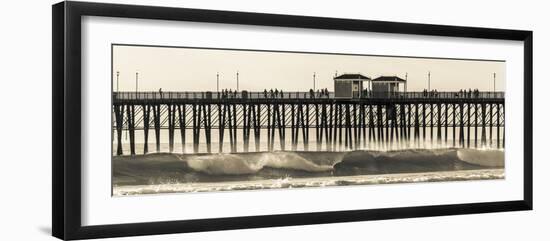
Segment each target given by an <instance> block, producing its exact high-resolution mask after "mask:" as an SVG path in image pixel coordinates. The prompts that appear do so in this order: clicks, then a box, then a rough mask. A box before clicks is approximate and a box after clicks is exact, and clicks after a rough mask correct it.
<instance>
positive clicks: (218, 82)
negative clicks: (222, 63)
mask: <svg viewBox="0 0 550 241" xmlns="http://www.w3.org/2000/svg"><path fill="white" fill-rule="evenodd" d="M216 92H220V73H219V72H216Z"/></svg>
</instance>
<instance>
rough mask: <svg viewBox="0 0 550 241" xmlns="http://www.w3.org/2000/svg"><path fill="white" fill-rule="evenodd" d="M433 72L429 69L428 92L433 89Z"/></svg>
mask: <svg viewBox="0 0 550 241" xmlns="http://www.w3.org/2000/svg"><path fill="white" fill-rule="evenodd" d="M431 81H432V80H431V73H430V71H428V92H430V90H431Z"/></svg>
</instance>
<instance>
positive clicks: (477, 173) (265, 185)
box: [112, 168, 505, 197]
mask: <svg viewBox="0 0 550 241" xmlns="http://www.w3.org/2000/svg"><path fill="white" fill-rule="evenodd" d="M504 178H505V174H504V169H503V168H496V169H477V170H459V171H437V172H419V173H399V174H375V175H357V176H330V177H306V178H281V179H269V180H250V181H227V182H202V183H166V184H153V185H126V186H113V187H112V188H113V193H112V196H113V197H123V196H139V195H154V194H165V193H203V192H225V191H241V190H265V189H292V188H317V187H342V186H353V185H380V184H402V183H427V182H451V181H475V180H498V179H504Z"/></svg>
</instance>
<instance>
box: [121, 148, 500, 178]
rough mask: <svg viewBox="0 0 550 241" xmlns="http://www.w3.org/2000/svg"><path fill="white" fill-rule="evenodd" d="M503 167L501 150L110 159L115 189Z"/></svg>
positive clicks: (168, 155)
mask: <svg viewBox="0 0 550 241" xmlns="http://www.w3.org/2000/svg"><path fill="white" fill-rule="evenodd" d="M503 167H504V152H503V151H501V150H477V149H409V150H396V151H367V150H359V151H349V152H287V151H279V152H256V153H235V154H168V153H157V154H148V155H142V156H134V157H131V156H116V157H113V180H114V182H113V183H114V184H115V185H151V184H174V183H190V182H218V181H247V180H265V179H280V178H294V177H300V178H303V177H330V176H352V175H377V174H394V173H419V172H434V171H458V170H474V169H491V168H503Z"/></svg>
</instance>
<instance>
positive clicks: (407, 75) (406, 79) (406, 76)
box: [404, 73, 409, 92]
mask: <svg viewBox="0 0 550 241" xmlns="http://www.w3.org/2000/svg"><path fill="white" fill-rule="evenodd" d="M408 80H409V73H405V91H404V92H407V83H408Z"/></svg>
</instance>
